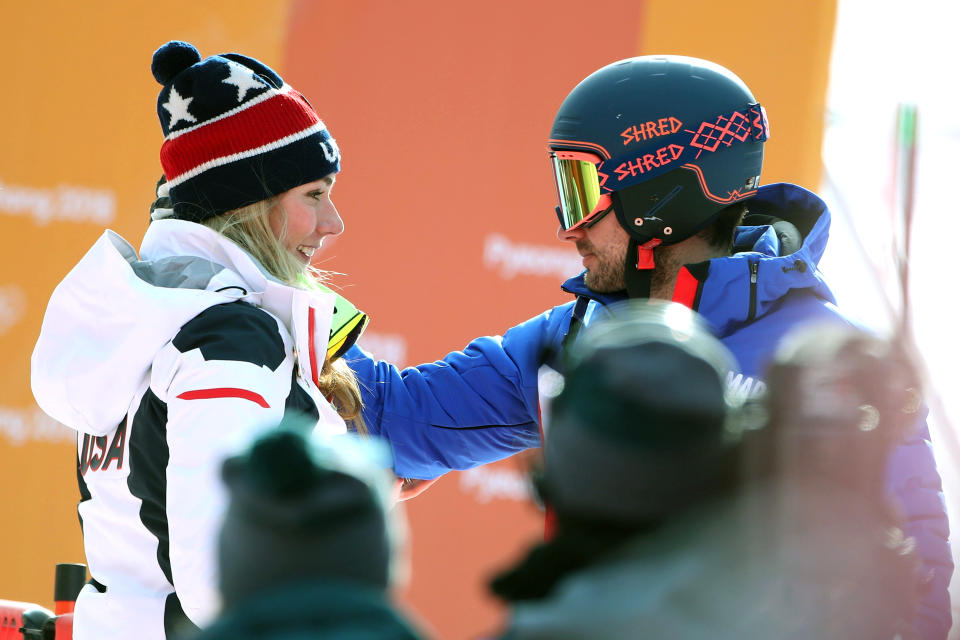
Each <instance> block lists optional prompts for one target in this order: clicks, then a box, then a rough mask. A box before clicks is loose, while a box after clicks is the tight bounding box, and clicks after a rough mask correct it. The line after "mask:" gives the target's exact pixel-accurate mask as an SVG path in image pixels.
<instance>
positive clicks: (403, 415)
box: [346, 55, 953, 640]
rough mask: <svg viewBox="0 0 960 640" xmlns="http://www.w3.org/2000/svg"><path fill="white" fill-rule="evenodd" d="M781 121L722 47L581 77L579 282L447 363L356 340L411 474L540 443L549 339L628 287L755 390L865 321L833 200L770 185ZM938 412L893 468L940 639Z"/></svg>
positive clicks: (891, 482) (574, 336)
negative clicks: (401, 358) (835, 242)
mask: <svg viewBox="0 0 960 640" xmlns="http://www.w3.org/2000/svg"><path fill="white" fill-rule="evenodd" d="M781 126H790V123H785V124H784V125H781ZM769 136H770V127H769V126H768V122H767V117H766V111H765V110H764V108H763V107H762V106H761V104H760V102H759V101H758V100H757V98H755V97H754V95H753V93H752V91H751V90H750V88H749V87H747V85H746V84H745V83H744V82H743V80H741V79H740V78H739V77H738V76H737V75H736V74H735V73H734V72H732V71H731V70H729V69H726V68H724V67H722V66H721V65H718V64H716V63H714V62H711V61H708V60H701V59H697V58H691V57H686V56H674V55H649V56H639V57H635V58H627V59H624V60H618V61H616V62H612V63H611V64H609V65H606V66H604V67H602V68H600V69H597V70H596V71H594V72H593V73H591V74H590V75H588V76H587V77H586V78H584V79H583V80H582V81H581V82H580V83H579V84H577V85H576V86H575V87H573V89H572V90H571V91H570V92H569V94H568V95H567V97H566V98H565V99H564V100H563V102H562V103H561V105H560V107H559V109H558V110H557V112H556V116H555V118H554V120H553V125H552V128H551V131H550V135H549V139H548V142H547V144H548V147H549V159H550V162H551V166H552V174H553V179H554V182H555V185H556V188H557V198H558V206H557V207H556V213H557V219H558V221H559V224H560V226H559V229H558V237H559V239H560V240H562V241H564V242H567V243H569V244H570V245H571V246H572V247H576V250H577V252H578V253H579V254H580V255H581V256H582V258H583V267H584V271H583V272H582V273H581V274H580V275H578V276H575V277H573V278H570V279H569V280H567V281H566V282H564V283H563V284H562V289H563V290H564V291H565V292H567V293H568V294H570V296H571V297H572V298H574V299H573V300H571V301H569V302H567V303H566V304H561V305H558V306H556V307H554V308H552V309H548V310H546V311H545V312H543V313H541V314H540V315H538V316H535V317H533V318H531V319H529V320H527V321H525V322H522V323H520V324H518V325H516V326H514V327H511V328H509V329H507V330H506V331H505V332H504V333H503V335H502V336H485V337H480V338H476V339H475V340H472V341H471V342H470V343H469V344H467V345H466V346H465V347H464V348H463V349H462V350H460V351H453V352H451V353H449V354H448V355H446V356H445V357H444V358H442V359H441V360H439V361H436V362H428V363H424V364H421V365H418V366H415V367H407V368H405V369H403V370H399V369H397V368H396V367H394V366H392V365H390V364H389V363H387V362H383V361H377V360H376V359H374V358H373V357H371V356H370V355H369V354H367V353H366V352H364V351H363V349H361V348H360V347H354V348H352V349H351V350H350V351H349V352H348V353H347V355H346V360H347V361H348V363H349V365H350V367H351V368H352V369H353V370H354V371H355V372H356V374H357V377H358V379H359V380H360V381H361V383H362V384H361V391H362V393H363V401H364V407H363V415H364V418H365V419H366V421H367V423H368V424H369V426H370V429H371V432H373V433H377V434H383V435H384V436H385V437H387V438H389V440H390V442H391V444H392V446H393V449H394V453H395V464H396V470H397V473H398V475H401V476H404V477H410V478H423V479H432V478H436V477H438V476H440V475H442V474H443V473H445V472H446V471H448V470H450V469H463V468H468V467H471V466H475V465H477V464H480V463H482V462H486V461H489V460H491V459H496V458H499V457H505V456H507V455H510V454H512V453H515V452H517V451H520V450H522V449H524V448H526V447H536V446H538V445H539V444H540V442H541V438H540V426H541V417H542V415H543V411H542V409H543V407H541V403H540V396H539V393H538V391H539V388H538V382H539V373H540V367H541V366H542V365H543V364H544V354H552V356H551V357H548V358H547V359H546V364H548V365H551V366H553V368H555V369H556V368H562V362H563V359H564V358H563V354H564V352H565V351H566V350H567V349H568V348H570V347H571V346H572V345H575V344H576V342H577V341H578V334H579V332H580V330H581V329H582V328H584V327H587V326H589V325H590V324H591V323H592V322H594V321H596V320H598V319H601V318H603V317H605V316H607V315H608V313H609V312H608V307H609V306H610V305H611V304H615V303H617V302H620V301H623V300H634V299H660V300H671V301H674V302H676V303H678V304H682V305H684V306H687V307H689V308H691V309H693V310H695V311H697V312H698V313H699V314H700V315H701V316H702V317H703V318H704V319H705V320H706V321H707V323H708V324H709V325H710V327H711V329H712V331H713V332H714V335H715V336H716V337H717V338H718V339H720V341H721V342H722V343H723V344H724V345H725V346H726V347H727V348H728V349H729V350H730V351H731V352H732V353H733V354H734V356H735V358H736V360H737V363H738V374H737V375H736V376H735V377H734V378H733V379H732V381H731V382H732V383H733V384H736V385H737V386H738V387H739V388H740V389H741V391H742V393H744V394H748V395H757V394H761V393H762V392H763V389H764V388H765V385H766V382H765V380H764V374H765V371H766V367H767V366H768V364H769V363H770V361H771V358H772V357H773V354H774V352H775V350H776V348H777V345H778V344H779V342H780V341H781V340H782V339H783V337H784V336H785V335H787V334H788V333H789V332H790V331H792V330H793V329H795V328H797V327H800V326H804V325H809V324H816V323H821V322H825V323H833V324H835V325H838V326H852V325H853V323H852V322H851V320H850V319H848V318H847V316H846V315H845V314H844V313H843V312H842V310H840V309H839V308H838V307H837V305H836V300H835V298H834V295H833V293H832V292H831V290H830V287H829V285H828V283H827V280H826V278H825V276H824V274H823V273H822V272H821V271H820V270H819V268H818V266H817V265H818V262H819V260H820V258H821V256H822V255H823V253H824V251H825V249H826V245H827V239H828V236H829V231H830V224H831V213H830V211H829V209H828V207H827V205H826V203H825V202H824V201H823V200H821V199H820V197H818V196H817V195H816V194H814V193H811V192H810V191H807V190H806V189H803V188H802V187H799V186H797V185H794V184H789V183H773V184H760V174H761V170H762V167H763V158H764V147H765V145H766V142H767V139H768V138H769ZM501 205H502V206H501V209H504V210H507V209H509V203H501ZM510 215H518V213H517V212H513V213H511V214H510ZM507 219H509V216H508V217H507V218H505V220H507ZM925 416H926V412H925V411H920V412H917V413H916V414H915V415H914V418H915V424H914V428H913V430H912V431H911V433H910V437H909V438H905V439H903V440H902V441H901V442H900V444H899V445H898V447H897V449H896V451H895V452H894V454H893V455H892V456H891V458H890V464H889V467H888V469H887V476H886V478H887V488H888V491H889V492H890V494H891V495H892V496H894V497H895V498H896V499H897V500H898V501H899V503H900V506H901V507H902V508H903V509H904V512H905V514H906V518H907V521H906V529H907V533H908V536H909V537H911V538H912V539H914V540H915V541H916V543H917V548H918V554H919V556H920V558H921V559H922V562H923V566H924V569H923V572H922V576H923V580H924V581H925V584H926V585H927V586H926V588H925V590H924V593H923V598H922V601H921V605H920V607H919V608H918V610H917V617H916V619H915V621H914V625H915V628H916V629H917V630H918V632H919V633H920V635H922V637H924V638H926V639H929V640H936V639H942V638H945V637H946V635H947V632H948V630H949V629H950V626H951V608H950V598H949V593H948V585H949V583H950V578H951V575H952V572H953V559H952V556H951V553H950V547H949V542H948V536H949V525H948V522H947V515H946V506H945V504H944V500H943V495H942V489H941V482H940V476H939V473H938V472H937V468H936V462H935V459H934V456H933V450H932V446H931V443H930V436H929V432H928V429H927V426H926V423H925Z"/></svg>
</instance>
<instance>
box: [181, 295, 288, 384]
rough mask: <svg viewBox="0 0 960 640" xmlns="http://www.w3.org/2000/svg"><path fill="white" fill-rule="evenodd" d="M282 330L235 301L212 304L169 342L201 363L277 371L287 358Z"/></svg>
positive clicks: (261, 312)
mask: <svg viewBox="0 0 960 640" xmlns="http://www.w3.org/2000/svg"><path fill="white" fill-rule="evenodd" d="M284 334H285V330H284V329H283V327H282V325H281V323H280V322H279V321H278V320H277V319H276V318H274V317H273V316H272V315H270V314H269V313H267V312H266V311H264V310H263V309H261V308H259V307H256V306H254V305H252V304H249V303H247V302H244V301H242V300H238V301H235V302H228V303H225V304H218V305H214V306H212V307H210V308H208V309H206V310H205V311H203V312H201V313H200V314H198V315H197V316H195V317H194V318H193V319H191V320H190V321H189V322H187V323H186V324H184V325H183V326H182V327H181V328H180V331H179V332H178V333H177V335H176V336H174V338H173V340H172V343H173V346H174V347H176V349H177V351H179V352H181V353H186V352H187V351H191V350H193V349H199V350H200V352H201V354H202V355H203V358H204V360H237V361H243V362H251V363H253V364H256V365H259V366H267V367H269V368H270V369H276V368H277V367H278V366H279V365H280V363H281V362H283V360H284V359H285V358H286V356H287V347H286V345H285V340H284Z"/></svg>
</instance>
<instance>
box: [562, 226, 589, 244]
mask: <svg viewBox="0 0 960 640" xmlns="http://www.w3.org/2000/svg"><path fill="white" fill-rule="evenodd" d="M584 235H585V232H584V230H583V227H580V228H577V229H564V228H563V227H557V237H558V238H560V239H561V240H564V241H566V242H576V241H577V240H581V239H583V236H584Z"/></svg>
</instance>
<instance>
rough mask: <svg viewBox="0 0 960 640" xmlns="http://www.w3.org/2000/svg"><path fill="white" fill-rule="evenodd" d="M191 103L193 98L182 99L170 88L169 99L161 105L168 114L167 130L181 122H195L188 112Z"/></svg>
mask: <svg viewBox="0 0 960 640" xmlns="http://www.w3.org/2000/svg"><path fill="white" fill-rule="evenodd" d="M191 102H193V98H184V97H183V96H181V95H180V94H179V93H177V90H176V89H174V88H173V87H170V99H169V100H167V101H166V102H164V103H163V108H164V109H166V110H167V111H168V112H169V113H170V124H168V125H167V128H168V129H173V126H174V125H175V124H177V123H178V122H180V121H181V120H183V121H184V122H196V121H197V119H196V118H194V117H193V116H192V115H191V114H190V111H189V110H188V107H189V106H190V103H191Z"/></svg>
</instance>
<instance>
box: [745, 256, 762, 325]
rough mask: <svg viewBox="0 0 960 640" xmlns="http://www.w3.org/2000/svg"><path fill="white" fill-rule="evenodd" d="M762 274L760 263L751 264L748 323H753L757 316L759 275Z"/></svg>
mask: <svg viewBox="0 0 960 640" xmlns="http://www.w3.org/2000/svg"><path fill="white" fill-rule="evenodd" d="M759 272H760V261H759V260H757V261H751V262H750V311H749V313H748V314H747V322H752V321H753V319H754V317H755V316H756V315H757V274H758V273H759Z"/></svg>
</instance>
